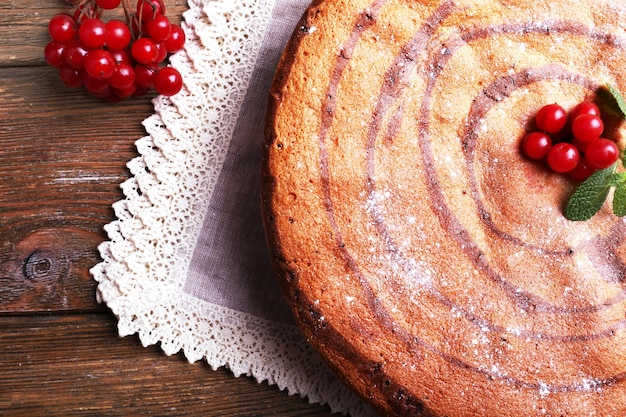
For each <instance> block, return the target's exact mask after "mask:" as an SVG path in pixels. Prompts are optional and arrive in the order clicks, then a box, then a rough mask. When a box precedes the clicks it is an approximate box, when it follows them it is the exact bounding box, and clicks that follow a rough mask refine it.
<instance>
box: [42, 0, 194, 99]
mask: <svg viewBox="0 0 626 417" xmlns="http://www.w3.org/2000/svg"><path fill="white" fill-rule="evenodd" d="M129 1H130V0H80V1H79V2H78V3H77V4H76V5H75V9H74V12H73V14H67V13H60V14H57V15H55V16H54V17H53V18H52V19H51V20H50V22H49V24H48V32H49V33H50V37H51V38H52V40H51V41H50V42H49V43H48V44H47V45H46V47H45V50H44V57H45V59H46V61H47V62H48V64H49V65H51V66H53V67H56V68H58V69H59V76H60V78H61V81H63V82H64V83H65V84H66V85H68V86H71V87H81V86H84V87H85V88H86V89H87V91H89V93H91V94H92V95H93V96H96V97H99V98H103V99H106V100H109V101H119V100H122V99H125V98H128V97H131V96H137V95H143V94H145V93H147V92H148V91H149V90H150V89H151V88H152V87H154V89H155V90H156V91H157V93H159V94H162V95H166V96H171V95H174V94H176V93H178V92H179V91H180V90H181V88H182V83H183V81H182V77H181V75H180V73H179V72H178V71H177V70H176V69H175V68H173V67H170V66H166V59H167V58H168V57H169V55H170V54H172V53H174V52H177V51H179V50H181V49H182V48H183V46H184V43H185V33H184V32H183V30H182V28H181V27H180V26H179V25H176V24H173V23H171V22H170V21H169V19H168V18H167V16H165V6H164V4H163V2H162V0H137V4H136V7H135V8H134V9H132V10H131V6H130V3H129ZM120 4H122V5H123V7H124V12H125V16H126V21H125V22H124V21H122V20H117V19H112V20H109V21H107V22H105V21H103V20H102V19H101V15H102V12H103V10H113V9H116V8H117V7H118V6H119V5H120Z"/></svg>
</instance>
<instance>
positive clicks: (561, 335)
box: [262, 0, 626, 417]
mask: <svg viewBox="0 0 626 417" xmlns="http://www.w3.org/2000/svg"><path fill="white" fill-rule="evenodd" d="M614 3H615V2H611V1H608V0H607V1H594V2H591V1H588V0H576V1H561V2H555V1H553V0H552V1H548V0H537V1H533V2H530V1H527V0H517V1H513V0H510V1H497V0H484V1H480V2H478V1H461V0H459V1H457V2H453V1H449V2H445V1H443V2H442V1H435V0H432V1H428V0H421V1H418V0H350V1H348V0H344V1H340V0H319V1H316V2H314V3H313V4H312V5H311V7H310V8H309V9H308V10H307V12H306V13H305V14H304V16H303V18H302V20H301V21H300V23H299V24H298V26H297V27H296V29H295V31H294V35H293V37H292V40H291V41H290V43H289V45H288V46H287V48H286V50H285V53H284V55H283V57H282V59H281V61H280V64H279V67H278V69H277V73H276V78H275V82H274V85H273V87H272V90H271V94H270V109H269V112H268V124H267V127H266V143H265V159H264V161H265V162H264V167H263V173H262V189H263V196H262V197H263V198H262V201H263V203H262V204H263V206H262V209H263V216H264V220H265V225H266V229H267V233H268V242H269V245H270V248H271V251H272V256H273V260H274V264H275V266H276V270H277V273H278V276H279V280H280V283H281V285H282V288H283V291H284V292H285V295H286V297H287V299H288V301H289V303H290V305H291V306H292V309H293V311H294V313H295V315H296V319H297V320H298V322H299V323H300V324H301V326H302V328H303V331H304V333H305V335H306V336H307V338H308V339H309V340H310V342H311V343H312V344H313V346H315V347H316V349H318V350H319V351H320V352H321V354H322V355H323V356H324V357H325V358H326V360H327V361H328V362H329V363H330V365H331V366H332V367H333V368H334V369H335V370H336V371H337V372H338V374H339V375H340V376H341V377H342V378H343V379H344V380H345V381H346V382H347V383H348V384H350V385H351V386H352V387H353V388H354V389H355V390H356V391H357V392H358V393H359V394H360V395H362V396H363V397H364V398H366V399H368V400H369V401H370V402H371V403H372V404H373V405H374V406H375V407H377V409H378V410H379V411H381V413H383V414H384V415H398V416H410V415H422V416H449V417H452V416H468V415H471V416H495V415H498V416H504V417H508V416H521V415H550V416H582V415H596V416H601V417H608V416H621V415H624V412H625V411H626V319H625V317H626V314H625V313H626V288H625V286H624V285H625V284H624V281H625V280H626V251H625V248H624V244H623V242H624V235H625V233H626V224H625V223H624V222H622V221H621V220H618V219H617V218H615V217H614V216H613V215H612V214H611V212H610V209H608V208H607V209H606V210H605V209H603V210H602V211H601V212H600V213H599V214H598V215H596V216H595V217H594V218H593V219H592V220H590V221H588V222H583V223H573V222H569V221H567V220H566V219H565V218H564V217H563V216H562V206H563V203H564V199H565V198H567V196H568V195H569V194H568V193H570V192H571V189H572V184H571V183H570V182H568V180H567V179H565V178H564V177H562V176H554V175H552V174H549V173H547V172H546V171H545V170H543V169H541V167H539V166H537V164H534V163H531V162H528V161H526V160H524V159H523V158H522V157H521V156H520V154H519V151H518V143H519V140H520V139H521V137H522V136H523V134H524V132H525V129H526V128H527V127H528V126H529V124H530V123H531V117H532V114H533V112H534V111H536V110H537V109H538V108H539V107H540V106H542V105H543V104H546V103H550V102H555V101H556V102H559V103H560V104H562V105H563V106H565V107H568V108H571V107H573V106H574V105H575V104H576V103H577V102H579V101H581V100H583V99H589V98H592V99H593V98H595V97H596V92H597V90H598V88H599V87H600V86H601V85H603V84H605V83H611V84H613V85H616V86H618V87H619V88H621V89H622V90H623V91H624V90H626V78H624V76H623V75H622V73H623V68H624V67H625V64H626V35H624V33H623V29H621V28H622V27H623V26H624V25H626V17H621V16H626V6H622V5H621V4H617V5H616V4H614ZM613 133H615V135H617V139H618V140H620V141H621V140H623V139H622V137H621V130H619V129H618V130H616V131H615V132H613Z"/></svg>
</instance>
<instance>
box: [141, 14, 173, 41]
mask: <svg viewBox="0 0 626 417" xmlns="http://www.w3.org/2000/svg"><path fill="white" fill-rule="evenodd" d="M146 30H147V32H148V35H149V36H150V37H151V38H152V39H153V40H154V41H156V42H161V41H164V40H166V39H167V38H169V37H170V34H171V33H172V25H171V24H170V20H169V19H168V18H167V16H165V15H159V16H157V17H155V18H154V19H152V20H150V21H149V22H148V23H146Z"/></svg>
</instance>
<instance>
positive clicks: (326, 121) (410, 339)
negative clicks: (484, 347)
mask: <svg viewBox="0 0 626 417" xmlns="http://www.w3.org/2000/svg"><path fill="white" fill-rule="evenodd" d="M384 2H385V0H381V1H376V2H375V3H374V4H373V5H372V7H371V8H370V9H369V10H368V11H366V12H364V13H363V14H361V16H360V17H359V19H358V22H357V24H356V25H355V28H354V30H353V32H352V34H351V36H350V38H349V41H348V43H347V44H346V45H345V48H344V51H345V52H346V55H345V56H340V57H338V59H337V65H336V66H335V69H334V71H333V74H332V78H331V83H330V85H329V88H328V94H327V97H326V99H325V100H324V111H323V115H322V127H321V131H320V137H319V141H318V143H319V147H320V170H321V183H322V184H321V185H322V191H323V195H324V204H325V208H326V212H327V215H328V218H329V222H330V225H331V227H332V230H333V233H334V239H335V240H336V243H337V247H338V248H339V249H338V250H339V252H340V253H341V256H342V258H343V259H344V262H345V263H346V264H347V266H348V267H349V268H350V269H351V270H352V271H353V272H354V273H355V275H356V276H357V277H358V279H359V282H360V283H361V286H362V289H363V291H364V293H365V295H366V299H367V302H368V305H369V306H370V308H371V309H372V311H373V312H374V314H375V316H376V317H377V318H378V320H380V322H381V324H382V325H384V326H385V327H386V328H389V329H391V330H392V331H393V332H394V334H396V335H397V336H398V338H399V339H400V340H402V341H403V343H405V344H406V345H407V346H413V345H415V344H417V345H419V346H422V348H424V349H427V350H429V351H431V352H432V353H434V354H436V355H438V356H440V357H441V358H442V359H444V360H445V361H447V362H448V363H450V364H452V365H454V366H456V367H459V368H462V369H466V370H468V371H471V372H474V373H477V374H482V375H484V376H487V377H490V378H494V379H499V380H503V381H506V382H507V383H508V384H512V385H514V386H517V387H520V388H527V389H534V390H539V391H541V390H547V392H549V393H563V392H575V391H586V390H587V389H588V387H585V385H584V384H583V383H579V384H563V385H546V384H542V383H536V382H527V381H523V380H520V379H518V378H516V377H513V376H509V375H505V374H502V373H497V372H492V371H490V370H487V369H484V368H483V367H479V366H476V365H472V364H470V363H468V362H465V361H463V360H461V359H460V358H458V357H456V356H453V355H450V354H447V353H445V352H444V351H442V350H440V349H438V348H436V347H434V346H432V345H430V344H429V343H427V342H425V341H424V340H421V339H420V338H418V337H416V336H414V335H412V334H411V333H410V332H408V331H407V330H406V329H404V328H400V327H397V326H396V325H395V324H394V322H393V319H392V317H391V316H390V314H389V312H388V311H387V310H386V309H385V307H384V306H383V305H382V304H381V302H380V300H378V298H377V296H376V294H375V292H374V291H373V289H372V287H371V286H370V284H369V282H368V281H367V279H366V278H365V276H364V275H363V273H362V272H361V271H360V269H359V266H358V263H357V262H356V260H355V259H354V258H353V257H352V255H351V254H350V252H349V250H348V249H347V248H346V247H345V245H344V244H343V238H342V234H341V231H340V229H339V226H338V224H337V222H336V220H335V217H334V204H333V199H332V195H331V192H330V173H329V170H328V165H329V164H328V151H327V149H326V146H325V141H326V136H327V133H328V130H329V128H330V126H331V124H332V121H333V117H334V107H335V100H336V97H335V93H336V91H337V87H338V85H339V81H340V79H341V77H342V74H343V71H344V70H345V68H346V67H347V58H349V56H350V55H351V51H352V50H353V48H354V46H355V45H356V43H357V42H358V40H359V38H360V36H361V34H362V33H363V31H364V30H366V29H367V28H368V27H369V26H370V25H372V24H374V23H375V20H376V14H377V13H378V11H379V10H380V7H381V6H382V4H383V3H384ZM455 10H456V9H455V7H454V4H453V3H452V2H446V3H443V4H442V5H441V6H440V7H439V9H438V10H437V11H436V12H435V13H434V14H433V15H432V16H431V17H430V18H429V19H427V21H426V22H425V23H424V25H423V26H422V28H421V30H420V31H419V33H418V34H417V35H416V36H415V37H414V38H413V40H414V41H417V42H412V43H411V45H409V47H408V48H402V50H403V53H405V54H406V53H407V52H412V51H415V49H414V47H416V46H425V45H426V43H427V40H428V38H429V36H431V35H432V34H434V33H435V31H436V30H437V27H438V25H439V23H440V22H441V21H442V20H443V19H444V18H445V17H446V16H448V15H450V14H452V13H453V12H454V11H455ZM511 27H514V28H516V29H517V30H519V29H525V28H524V26H521V25H515V26H511ZM501 28H504V26H501ZM568 28H569V27H568ZM476 33H479V32H476ZM482 33H483V34H484V35H483V36H493V35H494V34H497V30H495V31H494V30H493V29H484V31H483V32H482ZM524 33H532V31H525V32H524ZM584 35H586V36H588V35H589V33H588V32H586V33H585V34H584ZM467 39H468V38H466V39H465V41H467ZM475 39H478V36H477V37H476V38H475ZM415 57H417V56H415ZM404 59H406V60H407V61H408V62H414V61H415V58H412V57H411V54H408V55H406V56H405V57H404ZM442 68H443V67H439V72H438V73H437V74H436V75H437V76H438V75H439V73H440V71H441V69H442ZM407 74H408V72H407ZM434 79H436V77H433V78H432V79H430V80H429V82H428V84H427V89H426V90H427V94H426V95H425V98H424V101H423V108H422V116H421V119H420V121H419V123H420V125H421V127H422V128H424V129H420V132H426V131H427V128H428V125H429V122H428V120H429V117H428V114H429V109H428V106H427V103H429V98H430V95H431V94H432V88H433V86H434ZM386 88H388V90H387V95H386V96H385V95H384V94H381V97H383V96H384V97H386V98H383V99H382V100H381V102H380V103H379V105H378V106H377V109H378V110H379V111H380V110H382V112H375V114H374V118H373V119H374V121H373V123H372V125H371V126H370V135H371V134H372V133H373V132H376V131H377V128H379V127H380V126H381V121H382V116H383V114H384V111H385V109H386V107H385V105H387V107H388V105H389V104H390V103H392V102H393V97H397V96H398V95H399V93H400V92H401V90H400V89H398V88H397V87H393V86H387V87H386ZM427 99H428V100H427ZM420 142H421V145H422V148H423V149H426V150H427V152H425V155H427V154H428V151H429V150H430V148H429V146H428V140H427V138H426V137H424V133H422V134H421V135H420ZM372 145H373V144H372V143H369V144H368V146H369V147H368V149H367V150H366V154H367V155H368V179H367V189H368V191H369V192H370V195H371V193H373V192H374V190H375V183H374V175H373V174H374V171H373V168H374V165H373V149H374V147H373V146H372ZM424 162H425V165H426V166H427V167H429V169H430V172H434V171H435V170H434V166H433V161H432V155H431V156H430V157H425V158H424ZM433 181H434V182H433ZM429 187H430V194H431V198H432V196H433V194H436V195H438V196H439V199H440V200H441V190H440V189H439V188H438V185H437V183H436V180H433V179H431V182H430V183H429ZM435 212H437V211H436V210H435ZM378 215H380V213H378ZM375 217H376V216H375ZM450 218H453V219H454V216H453V215H452V213H450V212H449V211H447V212H446V219H444V220H442V224H446V223H445V220H449V219H450ZM381 219H382V217H378V218H375V219H374V220H375V223H376V224H377V225H378V227H379V231H380V232H381V234H382V235H383V236H384V237H385V240H386V242H387V244H388V245H389V247H390V250H391V252H392V253H393V254H394V255H395V256H396V257H398V259H399V260H400V261H401V262H402V263H404V266H405V267H407V266H408V263H407V262H406V260H404V258H403V257H402V256H401V254H400V251H399V249H398V247H397V245H396V244H395V243H394V242H393V239H392V238H391V234H390V233H389V231H388V230H387V229H386V225H385V223H384V221H382V220H381ZM453 223H454V224H455V227H454V228H453V230H452V235H453V236H456V237H455V239H456V240H457V242H459V240H463V241H471V239H468V238H469V236H467V234H466V233H467V232H466V231H465V232H464V231H463V230H464V229H463V228H462V226H461V225H460V224H459V223H458V220H456V219H454V221H453ZM459 229H460V230H459ZM474 247H475V246H474ZM473 252H475V255H479V254H480V253H479V251H478V250H477V249H476V248H475V249H474V251H473ZM466 253H468V252H466ZM470 257H471V255H470ZM473 259H481V257H480V256H474V257H473ZM483 266H484V265H483ZM481 269H482V268H481ZM439 295H440V300H441V301H442V302H443V303H444V305H447V306H448V307H449V308H450V307H456V308H457V309H458V307H457V306H455V304H454V303H453V302H451V301H450V300H449V299H447V298H445V297H444V296H443V294H439ZM526 296H528V295H526ZM557 311H558V310H557ZM463 313H464V314H465V316H466V318H467V319H468V320H470V321H472V322H474V323H476V322H478V323H480V324H484V325H486V326H487V328H488V329H489V330H490V331H505V330H506V329H502V328H499V327H498V326H494V324H493V323H490V322H488V321H486V320H484V319H480V318H478V317H475V316H473V315H472V314H470V313H469V312H468V311H465V310H463ZM625 327H626V321H621V322H619V323H617V324H616V325H614V326H613V327H612V328H609V329H607V330H605V331H604V332H601V333H599V334H595V335H579V336H554V335H540V334H534V333H530V332H528V333H522V334H521V336H522V337H523V336H526V337H531V338H532V337H537V339H542V340H545V339H548V340H552V341H562V342H571V341H588V340H593V339H596V338H606V337H610V336H612V335H613V334H614V333H615V331H617V330H621V329H623V328H625ZM625 379H626V372H624V373H620V374H617V375H614V376H612V377H608V378H602V379H594V380H593V381H591V384H592V386H593V388H602V387H605V386H609V385H612V384H615V383H618V382H621V381H623V380H625Z"/></svg>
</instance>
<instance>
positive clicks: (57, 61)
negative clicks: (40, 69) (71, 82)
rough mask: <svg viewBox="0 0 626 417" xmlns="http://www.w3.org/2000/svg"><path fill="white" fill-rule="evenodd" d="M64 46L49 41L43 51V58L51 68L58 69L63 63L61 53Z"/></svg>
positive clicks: (63, 59)
mask: <svg viewBox="0 0 626 417" xmlns="http://www.w3.org/2000/svg"><path fill="white" fill-rule="evenodd" d="M64 51H65V44H64V43H61V42H57V41H50V42H48V44H47V45H46V47H45V48H44V50H43V56H44V58H45V59H46V62H47V63H48V65H50V66H51V67H55V68H59V67H60V66H61V65H63V64H64V63H65V58H64V57H63V52H64Z"/></svg>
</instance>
